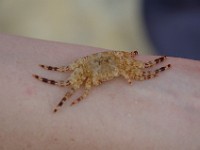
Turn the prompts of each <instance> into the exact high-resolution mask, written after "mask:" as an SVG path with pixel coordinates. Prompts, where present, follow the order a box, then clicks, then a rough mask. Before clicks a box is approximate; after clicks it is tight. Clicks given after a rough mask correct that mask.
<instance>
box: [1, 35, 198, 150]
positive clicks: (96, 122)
mask: <svg viewBox="0 0 200 150" xmlns="http://www.w3.org/2000/svg"><path fill="white" fill-rule="evenodd" d="M102 51H105V49H100V48H94V47H87V46H80V45H72V44H63V43H58V42H49V41H42V40H35V39H29V38H22V37H17V36H8V35H4V34H1V35H0V68H1V72H0V95H1V98H0V112H1V113H0V131H1V132H0V149H1V150H4V149H5V150H7V149H9V150H21V149H29V150H38V149H48V150H51V149H52V150H55V149H57V150H60V149H69V150H70V149H73V150H76V149H87V150H90V149H92V150H93V149H115V150H116V149H126V150H129V149H130V150H133V149H136V150H141V149H148V150H151V149H153V150H155V149H162V150H165V149H166V150H168V149H176V150H179V149H180V150H184V149H191V150H197V149H200V134H199V133H200V117H199V116H200V77H199V75H200V62H199V61H194V60H188V59H181V58H172V57H168V59H167V60H166V61H165V62H163V63H161V64H159V65H156V66H155V67H154V68H152V69H153V70H154V69H157V68H160V67H162V66H164V65H167V64H171V65H172V68H170V69H169V70H166V71H164V72H162V73H160V74H159V76H158V77H156V78H154V79H151V80H146V81H135V82H133V84H132V85H129V84H128V83H127V81H126V80H124V79H123V78H117V79H114V80H111V81H108V82H105V83H103V84H102V85H100V86H98V87H94V88H93V89H92V90H91V92H90V93H89V95H88V97H87V98H86V99H84V100H83V101H81V102H80V103H78V104H76V105H74V106H70V104H71V102H72V101H73V100H74V99H75V98H77V97H78V96H79V95H80V94H81V93H82V92H83V91H82V90H79V91H78V92H76V93H75V95H74V96H73V97H72V98H71V99H70V100H69V101H67V102H66V103H65V104H64V105H63V106H62V107H61V108H60V109H59V111H58V112H57V113H53V109H54V108H55V106H56V105H57V103H58V102H59V101H60V99H61V98H62V97H63V96H64V94H65V93H66V91H67V90H68V89H67V88H61V87H57V86H52V85H48V84H44V83H42V82H39V81H37V80H35V79H34V78H33V77H32V74H35V73H37V74H39V75H42V76H44V77H47V78H50V79H55V80H63V79H67V77H68V76H69V74H70V72H69V73H58V72H53V71H47V70H44V69H41V68H40V67H38V64H46V65H52V66H63V65H68V64H69V63H71V62H72V61H74V60H75V59H77V58H80V57H82V56H86V55H90V54H92V53H96V52H102ZM141 55H142V54H140V52H139V55H138V56H136V57H135V58H136V59H139V60H143V61H149V60H152V59H155V58H157V56H141Z"/></svg>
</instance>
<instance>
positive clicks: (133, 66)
mask: <svg viewBox="0 0 200 150" xmlns="http://www.w3.org/2000/svg"><path fill="white" fill-rule="evenodd" d="M136 55H138V52H137V51H131V52H126V51H106V52H100V53H96V54H92V55H89V56H86V57H82V58H80V59H78V60H76V61H74V62H72V63H71V64H70V65H68V66H62V67H52V66H46V65H39V66H40V67H42V68H44V69H46V70H53V71H58V72H64V73H65V72H68V71H72V73H71V75H70V77H69V78H68V79H67V80H66V81H54V80H50V79H47V78H43V77H40V76H38V75H33V77H35V78H36V79H38V80H40V81H42V82H45V83H48V84H53V85H57V86H60V87H67V86H69V87H70V90H69V91H68V92H67V93H66V94H65V96H64V97H63V98H62V99H61V101H60V102H59V103H58V105H57V106H56V108H55V109H54V112H57V110H58V108H59V107H61V106H62V105H63V103H64V102H65V101H66V100H68V99H69V98H70V97H71V96H72V95H73V94H74V92H75V91H76V90H77V89H79V88H80V87H81V86H83V87H84V93H83V94H82V95H81V96H80V97H78V98H77V99H76V100H75V101H73V102H72V103H71V105H74V104H76V103H78V102H80V101H81V100H83V99H84V98H85V97H86V96H87V95H88V94H89V91H90V90H91V88H92V87H93V86H97V85H100V84H101V83H103V82H104V81H108V80H111V79H113V78H116V77H119V76H122V77H124V78H125V79H126V80H127V81H128V83H129V84H131V83H132V82H133V80H147V79H151V78H154V77H156V76H157V75H158V74H159V73H160V72H162V71H165V70H166V69H168V68H170V67H171V65H170V64H168V65H166V66H164V67H161V68H159V69H156V70H154V71H145V69H146V68H150V67H152V66H154V65H155V64H158V63H160V62H163V61H164V60H165V59H166V56H163V57H159V58H157V59H155V60H153V61H148V62H142V61H139V60H135V59H134V57H135V56H136Z"/></svg>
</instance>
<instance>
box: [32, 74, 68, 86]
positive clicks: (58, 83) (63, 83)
mask: <svg viewBox="0 0 200 150" xmlns="http://www.w3.org/2000/svg"><path fill="white" fill-rule="evenodd" d="M33 77H34V78H36V79H37V80H40V81H42V82H44V83H48V84H52V85H57V86H61V87H66V86H69V85H71V83H70V81H69V80H67V81H55V80H51V79H47V78H44V77H41V76H38V75H35V74H33Z"/></svg>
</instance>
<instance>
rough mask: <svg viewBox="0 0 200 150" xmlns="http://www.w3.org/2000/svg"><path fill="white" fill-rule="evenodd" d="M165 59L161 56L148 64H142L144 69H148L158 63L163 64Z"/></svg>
mask: <svg viewBox="0 0 200 150" xmlns="http://www.w3.org/2000/svg"><path fill="white" fill-rule="evenodd" d="M166 58H167V57H166V56H162V57H159V58H156V59H154V60H152V61H149V62H146V63H144V68H149V67H152V66H154V65H156V64H158V63H161V62H163V61H164V60H165V59H166Z"/></svg>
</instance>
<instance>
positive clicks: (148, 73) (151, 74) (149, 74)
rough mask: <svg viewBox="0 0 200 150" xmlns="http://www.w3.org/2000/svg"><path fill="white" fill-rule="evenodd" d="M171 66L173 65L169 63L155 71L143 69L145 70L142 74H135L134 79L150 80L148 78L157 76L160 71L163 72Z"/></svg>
mask: <svg viewBox="0 0 200 150" xmlns="http://www.w3.org/2000/svg"><path fill="white" fill-rule="evenodd" d="M170 67H171V65H170V64H168V65H167V66H164V67H161V68H159V69H156V70H155V71H153V72H152V71H143V72H141V75H138V76H135V77H134V79H135V80H148V79H151V78H154V77H156V76H157V75H158V73H160V72H163V71H165V70H166V69H168V68H170Z"/></svg>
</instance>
